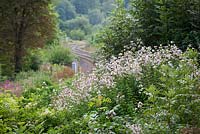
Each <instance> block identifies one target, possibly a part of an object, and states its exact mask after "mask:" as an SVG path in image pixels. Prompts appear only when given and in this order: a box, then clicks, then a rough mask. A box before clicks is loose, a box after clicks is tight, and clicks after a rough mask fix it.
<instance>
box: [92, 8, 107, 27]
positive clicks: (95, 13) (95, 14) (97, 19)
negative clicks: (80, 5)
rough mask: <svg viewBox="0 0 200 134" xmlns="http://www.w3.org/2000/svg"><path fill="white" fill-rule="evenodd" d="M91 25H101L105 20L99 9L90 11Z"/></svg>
mask: <svg viewBox="0 0 200 134" xmlns="http://www.w3.org/2000/svg"><path fill="white" fill-rule="evenodd" d="M88 17H89V21H90V24H92V25H96V24H100V23H101V22H102V20H103V18H104V16H103V13H102V12H101V11H100V10H99V9H94V10H90V11H89V12H88Z"/></svg>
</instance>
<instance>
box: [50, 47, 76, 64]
mask: <svg viewBox="0 0 200 134" xmlns="http://www.w3.org/2000/svg"><path fill="white" fill-rule="evenodd" d="M47 53H48V55H47V56H48V61H49V62H50V63H52V64H62V65H69V64H71V62H72V60H73V56H72V54H71V52H70V50H69V48H65V47H63V46H61V45H57V46H52V47H51V48H50V49H49V50H48V51H47Z"/></svg>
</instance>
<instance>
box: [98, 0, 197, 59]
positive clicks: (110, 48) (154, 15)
mask: <svg viewBox="0 0 200 134" xmlns="http://www.w3.org/2000/svg"><path fill="white" fill-rule="evenodd" d="M130 3H131V6H130V7H129V8H128V9H126V8H124V6H123V1H122V0H119V1H118V7H117V10H115V12H114V14H113V16H111V18H110V23H109V25H108V26H107V27H105V28H104V30H102V32H101V33H100V36H99V41H100V42H103V43H104V44H105V46H104V47H103V50H104V54H105V55H106V56H107V57H111V55H115V56H116V55H118V54H119V53H120V50H122V49H123V46H126V45H131V43H130V42H131V41H133V42H134V43H136V44H138V45H143V46H159V45H160V44H162V45H168V44H170V43H171V44H173V43H175V44H177V46H178V47H179V48H180V49H181V50H183V51H185V50H186V48H187V47H188V45H192V47H193V48H196V49H197V50H198V51H199V44H200V43H199V40H200V35H199V33H200V31H199V26H198V25H197V24H199V19H198V18H199V17H198V16H199V6H200V3H199V1H196V0H195V1H187V0H184V1H181V0H178V1H171V0H165V1H159V0H151V1H140V0H133V1H131V2H130ZM138 40H139V42H138Z"/></svg>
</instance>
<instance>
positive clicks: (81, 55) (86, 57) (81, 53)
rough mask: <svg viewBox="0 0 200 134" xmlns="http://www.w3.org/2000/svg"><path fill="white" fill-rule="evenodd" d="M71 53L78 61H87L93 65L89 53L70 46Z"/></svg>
mask: <svg viewBox="0 0 200 134" xmlns="http://www.w3.org/2000/svg"><path fill="white" fill-rule="evenodd" d="M71 49H72V52H73V53H74V54H75V55H77V56H78V57H79V58H80V59H84V60H87V61H88V62H90V63H92V64H94V60H93V58H92V56H91V53H89V52H87V51H84V50H82V49H80V48H79V47H78V46H72V48H71Z"/></svg>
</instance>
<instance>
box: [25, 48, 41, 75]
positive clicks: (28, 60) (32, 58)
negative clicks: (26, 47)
mask: <svg viewBox="0 0 200 134" xmlns="http://www.w3.org/2000/svg"><path fill="white" fill-rule="evenodd" d="M23 60H24V64H23V70H24V71H29V70H34V71H37V70H38V69H39V67H40V65H41V64H42V59H40V56H39V54H38V53H37V52H34V51H30V52H29V54H28V55H26V57H24V59H23Z"/></svg>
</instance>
